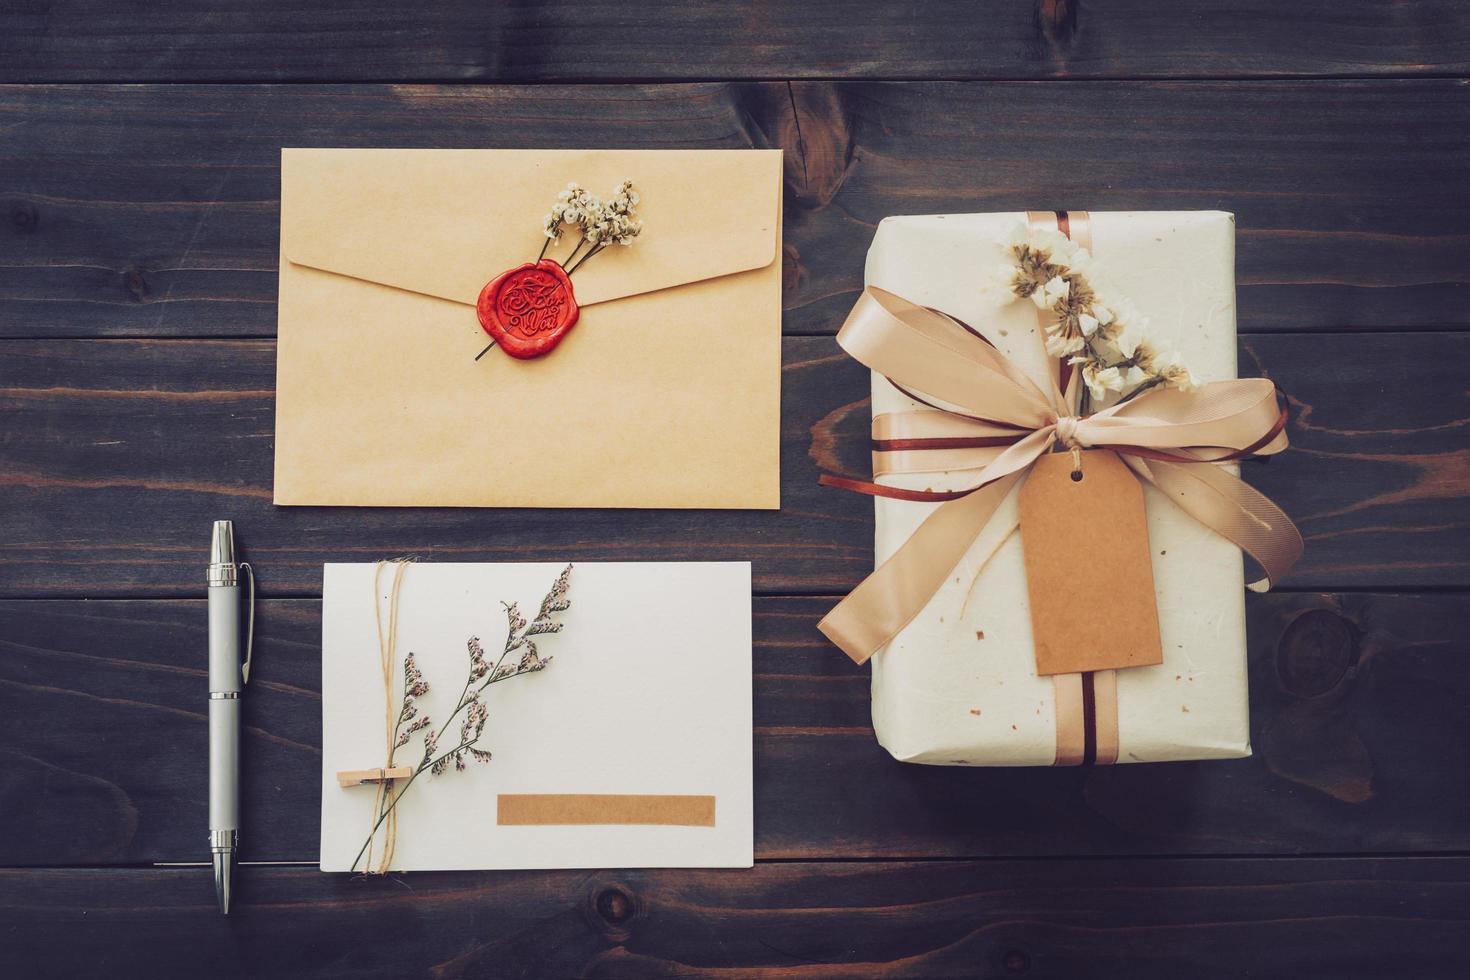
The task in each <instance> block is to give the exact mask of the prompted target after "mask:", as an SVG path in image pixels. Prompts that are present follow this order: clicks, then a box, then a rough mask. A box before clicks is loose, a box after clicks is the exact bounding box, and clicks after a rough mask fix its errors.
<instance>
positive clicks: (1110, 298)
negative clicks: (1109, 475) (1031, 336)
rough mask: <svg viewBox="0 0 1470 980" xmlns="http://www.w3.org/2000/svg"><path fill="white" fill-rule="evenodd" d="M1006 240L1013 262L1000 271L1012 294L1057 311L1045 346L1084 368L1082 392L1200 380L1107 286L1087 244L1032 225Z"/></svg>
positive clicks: (1104, 397)
mask: <svg viewBox="0 0 1470 980" xmlns="http://www.w3.org/2000/svg"><path fill="white" fill-rule="evenodd" d="M1006 245H1007V252H1008V254H1009V255H1010V256H1011V261H1010V262H1007V263H1005V264H1003V265H1002V266H1000V268H999V269H998V270H997V278H998V279H999V281H1000V284H1001V289H1002V291H1003V293H1004V294H1006V299H1007V300H1011V299H1030V300H1031V301H1032V302H1033V303H1035V304H1036V306H1037V307H1038V308H1039V309H1042V310H1047V311H1049V312H1050V313H1051V314H1052V316H1051V318H1050V320H1049V321H1048V322H1047V324H1046V352H1047V353H1048V354H1050V355H1052V356H1053V357H1065V358H1067V359H1068V363H1069V364H1072V365H1074V366H1077V367H1079V368H1080V370H1081V372H1082V380H1083V382H1084V383H1085V385H1086V389H1085V391H1084V393H1083V395H1084V399H1090V400H1091V401H1092V402H1094V403H1096V404H1095V406H1094V407H1097V408H1101V407H1103V405H1104V403H1105V402H1108V401H1109V400H1110V399H1111V400H1112V402H1113V403H1114V404H1116V403H1118V402H1124V401H1127V400H1129V399H1130V398H1134V397H1136V396H1138V395H1140V394H1142V393H1143V392H1145V391H1147V390H1149V389H1150V388H1154V387H1157V386H1158V385H1169V386H1171V387H1174V388H1179V389H1180V390H1182V391H1190V390H1192V389H1194V388H1197V387H1198V386H1199V382H1197V381H1196V380H1195V378H1194V375H1192V374H1190V373H1189V369H1188V368H1187V367H1185V366H1184V365H1183V364H1182V363H1181V362H1180V360H1179V355H1178V354H1175V353H1166V352H1161V351H1159V350H1158V349H1157V348H1156V347H1155V346H1154V345H1153V344H1152V343H1150V342H1149V340H1148V335H1147V327H1148V321H1147V320H1146V319H1144V318H1143V317H1142V316H1141V315H1140V314H1139V313H1138V311H1137V310H1135V309H1134V308H1133V306H1132V304H1131V303H1129V302H1128V301H1127V300H1126V299H1123V298H1121V297H1118V296H1115V295H1112V294H1111V293H1110V292H1109V290H1108V287H1107V285H1106V284H1105V282H1104V281H1103V279H1102V276H1101V270H1099V269H1098V267H1097V263H1096V262H1095V261H1094V260H1093V258H1092V256H1091V255H1090V254H1089V253H1088V251H1087V249H1085V248H1082V247H1080V246H1079V245H1077V244H1076V243H1075V242H1073V241H1072V240H1071V239H1069V238H1067V236H1065V235H1063V234H1061V233H1060V232H1057V231H1052V230H1047V229H1035V228H1030V227H1028V226H1026V225H1019V226H1017V228H1016V229H1015V230H1014V231H1013V232H1012V233H1011V235H1010V237H1009V239H1008V240H1007V243H1006ZM1085 405H1086V401H1085V400H1084V407H1085Z"/></svg>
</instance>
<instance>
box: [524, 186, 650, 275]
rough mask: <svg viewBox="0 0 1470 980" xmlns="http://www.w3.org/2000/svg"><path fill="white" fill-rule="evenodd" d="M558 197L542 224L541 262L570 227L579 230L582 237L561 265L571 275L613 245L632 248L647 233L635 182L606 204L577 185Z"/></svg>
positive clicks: (621, 188)
mask: <svg viewBox="0 0 1470 980" xmlns="http://www.w3.org/2000/svg"><path fill="white" fill-rule="evenodd" d="M556 197H557V200H556V203H555V204H553V205H552V206H551V210H550V211H548V212H547V213H546V218H545V219H544V220H543V223H542V231H543V232H545V234H546V242H545V244H543V245H542V246H541V255H540V256H539V257H538V259H537V261H540V259H543V258H545V257H546V250H547V249H548V248H549V247H550V246H551V243H552V242H559V241H561V236H562V229H563V227H565V226H567V225H570V226H572V227H574V228H576V229H578V230H579V231H580V232H581V235H582V237H581V238H580V239H578V241H577V244H576V245H575V246H573V248H572V251H571V253H570V254H569V255H568V256H567V257H566V259H565V260H563V261H562V263H561V265H562V268H564V269H566V270H567V275H571V274H572V273H573V272H575V271H577V267H578V266H580V265H581V264H582V263H583V262H586V261H587V260H588V259H590V258H592V256H594V255H596V254H597V253H598V252H600V251H602V250H603V249H604V248H606V247H607V246H609V245H632V244H633V242H634V241H635V240H636V239H637V238H638V235H639V233H640V232H642V231H643V222H641V221H639V220H638V211H637V208H638V201H639V197H638V192H637V191H635V190H634V189H633V182H632V181H631V180H625V181H623V182H622V183H621V184H619V185H618V189H617V190H615V191H613V195H612V197H611V198H610V199H608V201H607V202H606V203H604V202H603V201H601V200H599V199H598V198H597V196H596V195H594V194H590V193H588V192H587V191H586V190H585V189H583V188H582V186H581V185H580V184H578V183H577V182H576V181H573V182H571V183H570V184H568V185H567V187H566V190H564V191H562V192H561V193H560V194H558V195H557V196H556ZM584 247H585V248H586V249H587V251H586V252H585V253H583V254H582V257H581V258H577V253H579V252H581V251H582V249H583V248H584ZM574 260H575V261H574Z"/></svg>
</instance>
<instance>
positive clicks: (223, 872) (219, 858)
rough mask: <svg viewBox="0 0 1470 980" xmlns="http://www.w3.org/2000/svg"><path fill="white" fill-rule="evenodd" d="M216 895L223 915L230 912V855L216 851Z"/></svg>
mask: <svg viewBox="0 0 1470 980" xmlns="http://www.w3.org/2000/svg"><path fill="white" fill-rule="evenodd" d="M214 897H215V899H216V901H218V902H219V910H220V914H221V915H229V914H230V855H229V854H228V853H227V852H225V853H222V852H220V851H215V852H214Z"/></svg>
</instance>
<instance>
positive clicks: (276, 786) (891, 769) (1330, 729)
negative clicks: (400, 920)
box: [0, 593, 1470, 901]
mask: <svg viewBox="0 0 1470 980" xmlns="http://www.w3.org/2000/svg"><path fill="white" fill-rule="evenodd" d="M832 601H833V600H832V599H831V598H804V599H795V598H792V599H761V600H758V601H757V603H756V607H755V608H756V615H755V624H754V625H755V632H754V636H755V652H754V656H755V691H754V694H755V717H754V723H755V772H756V797H755V827H756V851H757V855H758V857H760V858H763V859H771V858H781V859H802V860H809V859H824V858H885V859H901V858H915V857H952V858H969V857H977V856H994V855H1001V856H1023V855H1049V856H1057V855H1074V856H1075V855H1125V854H1132V855H1169V854H1188V853H1208V854H1298V853H1319V854H1323V853H1325V854H1332V853H1393V852H1399V853H1404V852H1409V853H1413V852H1429V851H1440V850H1454V851H1462V852H1463V851H1470V792H1467V786H1466V783H1465V780H1464V779H1463V777H1462V775H1460V772H1461V770H1460V768H1458V767H1456V766H1454V765H1448V763H1447V760H1453V759H1458V758H1462V757H1463V756H1464V755H1465V754H1466V753H1467V752H1470V716H1467V714H1466V712H1465V711H1464V705H1465V703H1466V702H1467V700H1470V672H1467V671H1466V670H1465V653H1466V648H1465V644H1464V643H1463V642H1462V640H1461V639H1460V638H1459V633H1460V631H1461V629H1462V627H1463V624H1464V623H1465V622H1466V621H1467V620H1470V596H1466V595H1464V594H1434V595H1423V596H1412V595H1381V594H1372V593H1352V594H1345V595H1303V594H1297V595H1273V596H1266V597H1255V596H1253V597H1252V598H1251V600H1250V603H1249V627H1250V634H1249V635H1250V671H1251V680H1252V684H1251V703H1252V706H1253V709H1254V717H1253V719H1252V732H1253V734H1252V741H1253V745H1254V748H1255V755H1254V756H1253V757H1252V758H1249V759H1242V760H1234V761H1228V762H1204V763H1170V764H1154V765H1124V766H1115V767H1103V768H1097V769H1047V768H1039V769H1036V768H1033V769H959V768H951V767H931V766H914V765H908V764H904V763H899V762H896V761H894V760H893V759H892V758H890V757H889V756H888V755H887V754H886V753H885V752H884V751H883V750H882V748H880V747H879V746H878V745H877V743H876V742H875V741H874V738H873V733H872V730H871V727H870V724H869V703H868V673H867V671H865V670H861V669H858V668H854V667H853V666H852V665H851V664H850V663H849V662H848V661H847V660H846V659H845V658H844V657H843V656H842V655H841V654H840V653H839V652H838V651H837V650H836V649H835V648H833V647H831V646H830V645H828V644H827V642H826V641H825V640H824V639H823V638H822V637H821V636H820V635H819V634H818V633H817V632H816V629H815V625H816V621H817V619H818V618H819V616H820V615H821V614H822V613H824V612H825V611H826V610H827V609H828V608H829V607H830V606H831V603H832ZM258 626H259V631H258V634H257V642H258V644H259V645H258V648H257V653H256V657H255V663H254V670H253V673H252V681H251V688H250V690H249V691H248V692H247V698H246V700H245V709H244V710H245V726H246V735H245V742H244V749H243V757H244V769H243V780H244V783H243V787H244V788H243V791H242V798H243V800H244V804H245V806H244V813H243V816H242V823H241V827H242V846H243V856H244V857H245V858H246V859H250V860H294V861H315V860H316V859H317V854H318V843H319V836H318V835H319V826H320V821H319V813H320V792H321V788H320V787H321V755H320V748H319V746H320V745H321V721H320V701H319V692H320V685H321V669H320V653H319V651H320V608H319V603H318V602H317V601H315V600H271V601H268V602H265V603H264V604H263V605H262V606H261V609H260V615H259V622H258ZM204 650H205V612H204V607H203V601H202V600H158V601H145V600H131V601H94V602H80V601H75V600H62V601H14V600H12V601H6V602H0V703H3V704H4V705H5V710H4V711H3V712H0V760H3V764H0V865H102V864H136V863H143V862H151V861H190V860H201V859H203V858H204V856H205V854H206V850H205V837H204V831H203V828H204V826H205V821H206V816H207V814H206V812H205V800H206V771H205V766H204V758H205V755H206V742H207V728H206V722H205V706H206V700H205V697H204V691H205V670H204V667H205V664H204ZM566 666H567V667H568V669H575V665H574V664H567V665H566ZM489 737H490V738H491V745H492V746H493V744H494V742H493V738H494V736H493V731H492V733H491V734H490V736H489ZM1447 765H1448V768H1447ZM425 791H428V792H433V791H434V790H433V785H432V784H429V786H428V787H427V789H426V790H425ZM404 832H406V833H411V832H412V831H411V828H404ZM414 880H417V879H414ZM204 897H205V895H204V893H203V892H201V898H200V901H203V899H204Z"/></svg>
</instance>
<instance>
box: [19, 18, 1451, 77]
mask: <svg viewBox="0 0 1470 980" xmlns="http://www.w3.org/2000/svg"><path fill="white" fill-rule="evenodd" d="M1467 37H1470V18H1467V16H1466V11H1465V9H1464V6H1463V4H1457V3H1455V2H1454V0H1418V2H1415V3H1411V4H1380V3H1373V4H1343V3H1335V2H1333V0H1298V2H1296V3H1291V4H1282V3H1279V2H1275V0H1235V2H1232V3H1228V4H1225V3H1219V2H1215V0H1174V2H1172V3H1169V4H1167V5H1164V6H1160V5H1159V4H1157V3H1150V2H1148V0H1110V2H1109V3H1106V4H1098V3H1082V2H1080V0H1026V2H1019V0H1018V2H1006V3H986V4H983V5H977V4H975V3H971V2H965V0H927V2H924V3H918V2H916V0H903V2H897V3H878V2H866V3H850V2H837V0H810V2H806V3H799V4H783V3H769V2H761V0H731V2H726V3H687V2H684V0H648V2H642V3H637V4H614V3H606V2H599V0H541V2H538V3H535V4H515V3H475V2H471V0H455V2H444V3H435V4H419V5H410V6H388V5H382V4H372V5H364V4H362V3H348V2H344V0H323V2H318V3H312V4H299V3H291V2H288V0H259V2H255V3H251V4H248V5H244V6H237V7H232V8H230V9H228V10H222V9H221V8H220V7H219V5H218V4H214V3H208V2H205V0H170V2H143V0H122V2H119V0H113V2H106V0H73V2H70V3H66V4H61V5H56V4H43V3H40V2H36V0H31V2H27V0H20V2H18V3H11V4H7V6H6V8H5V11H4V13H3V14H0V79H3V80H5V81H62V82H73V81H160V82H187V81H211V80H213V81H223V80H229V81H270V80H276V81H288V80H296V81H301V80H319V81H440V80H443V81H465V80H482V81H579V80H602V81H618V80H623V79H626V78H629V77H641V78H648V79H659V80H678V79H693V78H786V77H792V78H800V77H845V78H874V77H887V78H927V77H942V78H997V77H1000V78H1097V77H1110V76H1125V77H1134V76H1185V77H1199V76H1212V75H1230V76H1272V75H1283V74H1285V75H1320V74H1327V75H1359V74H1385V73H1387V74H1399V75H1411V74H1412V75H1423V74H1454V73H1459V74H1464V73H1465V72H1466V70H1467V67H1470V44H1467V41H1466V38H1467Z"/></svg>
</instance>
